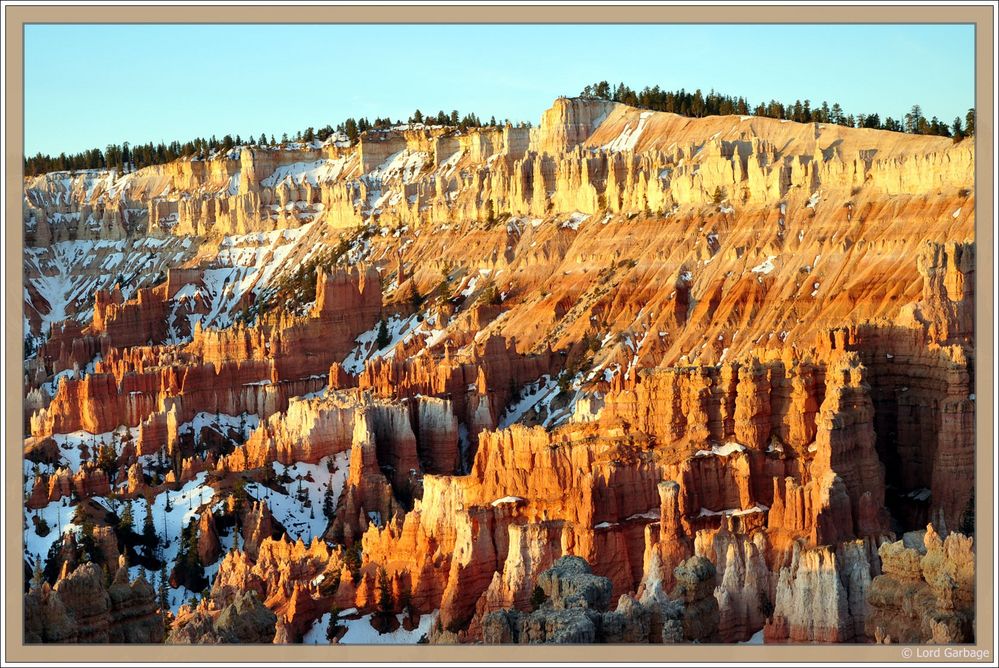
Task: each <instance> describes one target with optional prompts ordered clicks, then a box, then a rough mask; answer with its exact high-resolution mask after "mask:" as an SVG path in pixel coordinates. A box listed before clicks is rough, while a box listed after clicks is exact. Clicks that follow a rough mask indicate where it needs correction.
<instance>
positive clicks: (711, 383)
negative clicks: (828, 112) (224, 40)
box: [24, 99, 976, 642]
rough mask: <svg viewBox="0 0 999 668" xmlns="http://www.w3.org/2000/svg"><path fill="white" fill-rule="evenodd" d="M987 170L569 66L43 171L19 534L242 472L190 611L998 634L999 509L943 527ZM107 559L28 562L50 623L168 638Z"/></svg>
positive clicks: (203, 633) (970, 440) (286, 628)
mask: <svg viewBox="0 0 999 668" xmlns="http://www.w3.org/2000/svg"><path fill="white" fill-rule="evenodd" d="M973 166H974V149H973V146H972V143H971V142H969V141H963V142H953V141H952V140H950V139H947V138H941V137H931V136H912V135H903V134H900V133H889V132H882V131H875V130H866V129H856V128H846V127H842V126H837V125H827V124H798V123H791V122H781V121H778V120H774V119H766V118H756V117H737V116H727V117H708V118H697V119H692V118H683V117H679V116H675V115H673V114H664V113H654V112H647V111H640V110H637V109H632V108H629V107H626V106H624V105H620V104H616V103H611V102H606V101H597V100H585V99H572V100H570V99H559V100H557V101H556V102H555V104H554V105H553V107H552V109H550V110H549V111H548V112H546V113H545V114H544V116H543V117H542V119H541V123H540V125H539V126H538V127H536V128H531V129H527V128H513V127H506V128H483V129H471V130H468V131H458V130H457V129H455V128H447V127H430V126H420V125H415V124H414V125H412V126H406V127H398V128H395V129H380V130H372V131H369V132H367V133H364V134H362V136H361V138H360V140H359V141H358V142H356V143H353V144H352V143H351V142H350V141H348V140H347V139H346V137H341V136H339V135H334V136H333V137H332V138H331V139H330V140H328V141H326V142H324V143H319V142H314V143H312V144H295V145H287V146H284V147H270V148H264V147H255V146H247V147H242V148H240V149H235V150H232V151H228V152H221V153H217V154H215V155H211V156H206V159H203V160H190V159H188V160H180V161H176V162H175V163H171V164H168V165H161V166H157V167H150V168H146V169H143V170H139V171H136V172H133V173H129V174H126V175H124V176H122V177H120V178H116V177H114V176H111V175H101V174H98V173H90V174H75V175H68V176H66V177H63V176H60V175H45V176H42V177H35V178H32V179H29V180H27V181H26V183H25V204H24V222H25V228H26V229H25V232H26V239H27V242H28V244H29V246H30V250H29V253H28V254H27V255H26V272H27V279H28V280H27V282H26V294H25V317H26V321H27V323H28V332H29V334H30V339H29V343H30V344H31V351H30V352H29V354H28V358H27V359H26V361H25V367H24V377H25V392H24V397H25V414H24V420H25V426H26V432H27V436H26V438H25V443H24V454H25V458H26V460H28V461H29V462H30V463H31V464H30V465H29V466H26V467H25V489H24V494H25V498H26V503H27V507H28V511H27V515H26V518H25V524H26V526H28V527H29V528H28V529H27V530H28V531H35V532H36V533H35V537H33V540H34V541H35V543H36V544H37V545H39V546H40V547H41V549H42V551H43V552H44V551H45V550H46V549H48V548H47V546H48V545H49V544H50V543H49V542H48V541H49V540H51V539H49V538H47V537H46V536H48V535H50V534H46V535H45V536H43V535H42V534H43V533H45V528H46V526H48V528H49V530H50V531H51V530H53V529H54V528H55V527H54V526H53V525H55V524H56V523H58V524H60V525H61V526H59V528H58V532H57V533H54V534H51V535H52V537H53V538H55V536H58V535H61V534H62V533H63V532H64V530H65V529H66V528H67V527H66V526H64V525H65V523H66V521H67V518H68V517H70V516H72V515H73V514H74V511H73V510H71V509H70V508H69V506H76V505H78V504H79V502H80V501H81V500H82V501H84V502H85V503H86V513H84V514H85V516H86V520H87V521H89V522H90V523H96V524H97V526H96V527H94V531H93V534H92V535H93V537H94V540H95V546H96V548H97V550H98V551H99V553H100V556H101V558H102V559H103V560H104V561H106V562H110V563H113V562H115V561H116V560H117V558H118V555H119V554H128V555H131V556H138V555H144V552H143V550H142V546H141V544H139V542H138V541H137V539H135V538H134V537H131V536H129V535H128V534H127V533H126V532H122V531H121V530H120V529H119V530H118V531H117V532H116V530H115V527H116V526H117V524H116V523H117V522H118V520H119V519H120V518H117V516H114V515H109V514H108V511H107V510H106V508H108V507H110V504H109V502H108V499H109V498H114V499H115V503H118V502H120V501H121V500H124V501H126V502H137V503H141V502H140V501H139V500H140V498H141V497H147V498H150V499H151V500H155V499H157V498H159V496H160V495H162V494H166V495H168V496H169V495H176V496H174V498H175V499H177V503H178V504H183V503H184V502H185V500H186V502H187V503H188V504H191V508H190V509H191V510H194V506H193V502H192V501H191V495H192V494H193V492H192V490H194V489H197V490H198V492H197V493H198V494H202V493H203V494H209V495H211V496H212V498H215V495H218V496H219V497H220V498H221V499H222V502H221V503H219V502H213V505H212V506H211V508H210V509H209V510H208V512H205V509H204V508H202V509H201V510H200V511H199V513H198V517H197V519H196V521H195V522H194V525H193V527H192V529H190V531H193V532H194V535H193V537H192V539H191V547H192V548H193V551H194V553H196V556H197V560H193V559H191V558H190V557H188V559H189V560H190V561H191V562H192V563H193V562H195V561H197V562H200V564H201V566H202V568H203V567H205V566H209V565H212V564H216V563H217V564H218V565H217V568H216V567H214V566H212V568H211V569H210V576H211V577H210V579H211V588H210V595H209V596H208V597H207V598H206V599H204V600H202V601H200V602H199V603H197V604H196V605H194V606H186V605H185V606H181V607H180V608H176V604H174V608H175V609H173V610H172V612H171V614H173V615H175V619H174V623H173V627H172V631H171V632H170V636H169V640H170V641H171V642H272V641H276V642H298V641H300V640H302V639H303V638H304V637H305V636H307V635H308V634H310V633H313V634H314V633H315V632H317V629H318V628H320V627H319V626H316V625H317V624H320V625H321V624H322V621H321V620H322V619H323V617H324V615H326V614H327V613H330V612H331V610H332V609H333V608H334V607H336V608H339V609H340V610H345V609H349V608H355V609H356V611H357V612H356V614H357V615H359V616H363V615H376V616H379V617H378V618H379V619H381V620H382V622H381V623H380V626H381V627H384V628H386V629H387V628H389V627H391V626H392V622H394V621H396V620H395V618H394V617H392V615H395V614H398V613H405V614H407V615H410V616H412V615H413V614H417V613H418V614H426V615H435V616H436V621H435V624H434V630H433V631H432V632H431V633H430V636H431V637H430V640H432V641H434V642H477V641H482V640H484V641H486V642H534V641H537V642H542V641H543V642H581V641H585V642H600V641H604V642H695V641H696V642H716V641H722V642H741V641H746V640H749V639H750V638H753V637H759V634H760V633H762V635H763V637H764V638H765V640H766V641H767V642H801V641H807V642H866V641H883V640H889V639H890V640H891V641H893V642H921V641H926V640H928V639H932V640H935V641H938V642H943V641H945V640H946V641H947V642H958V641H959V640H958V639H967V638H968V637H969V633H970V629H971V628H972V626H971V623H972V621H973V619H972V617H971V613H970V610H971V606H972V603H973V598H972V596H971V593H970V592H971V589H970V585H969V583H970V582H971V575H972V573H973V569H972V566H971V564H972V560H971V557H970V555H972V554H973V552H972V545H973V544H972V542H971V539H970V538H965V537H964V536H962V535H959V534H950V535H948V536H947V537H946V539H945V540H941V539H939V538H938V537H937V533H936V531H937V530H939V531H940V533H941V534H944V529H943V527H949V528H950V529H952V530H953V529H958V528H960V529H961V530H962V531H969V532H970V531H973V524H974V485H973V483H971V484H969V481H973V480H974V476H973V472H974V470H973V468H972V467H973V460H974V457H973V453H974V433H975V432H974V417H975V410H976V407H975V391H974V387H975V353H974V343H975V341H974V324H975V323H974V298H975V295H974V288H973V286H974V280H975V275H974V272H975V244H974V222H975V221H974V205H975V193H974V188H973V180H972V178H971V175H972V168H973ZM161 273H162V275H160V274H161ZM119 274H121V275H120V276H119ZM289 471H290V472H291V473H290V474H289V473H288V472H289ZM282 472H284V473H283V474H282ZM284 476H287V478H285V477H284ZM198 498H199V501H200V497H198ZM64 503H65V504H68V505H67V506H63V505H62V504H64ZM152 505H155V508H156V510H155V511H154V518H153V519H154V520H155V522H154V523H153V531H154V532H158V531H160V528H159V526H158V524H156V522H159V521H161V520H163V518H162V517H161V516H160V515H161V514H162V515H165V514H166V512H167V511H166V509H165V507H164V506H165V504H164V503H163V502H162V501H156V503H155V504H152ZM136 508H138V506H136ZM81 517H82V515H81ZM143 517H144V515H143ZM930 521H933V522H934V523H935V526H937V527H938V529H937V530H933V531H930V532H927V534H926V537H925V539H924V540H923V541H922V543H919V542H918V541H915V539H914V538H912V536H911V535H910V534H906V532H907V531H911V530H914V529H917V528H921V527H925V526H926V524H927V523H928V522H930ZM75 523H76V524H79V522H75ZM136 523H138V522H136ZM81 529H82V527H81ZM137 530H138V529H137ZM174 530H175V531H176V529H174ZM88 531H89V528H88ZM69 535H70V538H69V539H68V540H67V541H66V543H65V544H64V545H63V548H62V550H61V551H59V552H58V554H57V556H56V557H54V558H62V559H64V561H65V563H67V564H68V563H70V562H72V563H73V565H74V566H75V565H76V562H75V561H74V560H75V559H76V558H77V557H76V552H77V550H76V548H75V547H73V546H74V545H75V541H76V538H75V537H74V536H75V534H74V533H73V532H72V531H71V532H70V533H69ZM88 535H89V534H88ZM898 535H906V536H908V537H907V538H904V539H903V545H902V546H901V547H899V544H898V543H897V542H896V541H895V538H896V537H897V536H898ZM172 538H173V539H174V540H175V539H176V538H177V537H176V535H175V536H172ZM42 539H44V540H42ZM904 541H908V542H904ZM67 545H69V547H67ZM29 556H30V557H31V559H30V560H29V561H31V562H34V560H35V557H36V556H38V557H45V555H44V554H42V555H29ZM143 558H145V556H143ZM172 559H173V561H174V562H176V561H177V560H179V556H178V557H176V558H173V557H172ZM580 560H585V564H584V565H585V568H583V565H581V562H580ZM143 566H144V567H145V568H153V567H154V564H153V563H152V561H151V560H150V561H149V562H148V563H144V564H143ZM155 567H156V568H159V567H160V564H158V563H156V564H155ZM176 567H177V564H176V563H171V564H167V570H168V572H175V571H176ZM87 568H88V567H86V566H81V567H80V568H77V569H76V570H74V571H68V572H67V573H65V574H64V575H65V576H66V577H63V578H60V579H59V584H57V585H55V587H54V588H52V587H49V588H48V589H46V586H44V585H43V586H41V587H39V588H37V589H35V590H31V591H30V592H29V593H28V594H27V595H26V600H28V601H29V606H28V607H29V609H30V610H31V613H30V619H31V625H29V626H30V628H32V629H35V630H36V631H35V632H36V635H37V636H38V638H39V639H42V640H57V639H62V638H68V639H73V640H79V641H84V640H98V641H100V640H102V639H111V638H112V637H114V638H123V639H125V640H129V639H133V638H139V637H148V638H151V639H152V640H150V641H151V642H157V641H158V640H156V639H155V635H154V632H153V630H152V629H151V627H150V628H149V629H148V630H146V626H147V624H146V621H148V619H149V610H148V605H149V603H148V601H147V600H146V598H147V597H146V591H145V589H144V588H143V586H142V585H141V584H140V585H138V588H136V587H137V586H136V585H135V584H134V583H133V584H127V583H125V582H119V579H120V578H119V577H118V576H117V575H116V576H115V578H114V584H113V585H112V586H111V587H105V589H106V590H107V591H105V592H104V594H103V595H102V594H101V587H100V586H99V583H96V582H92V581H91V580H92V578H90V577H89V575H87V574H88V573H89V572H90V571H89V570H87ZM57 571H58V569H57ZM77 573H79V575H77ZM546 574H547V575H546ZM174 584H180V582H179V581H175V582H174ZM126 585H127V587H129V588H130V589H129V591H132V592H133V594H129V595H128V596H126V595H125V594H126V592H125V586H126ZM146 587H148V585H146ZM535 587H540V589H539V590H538V591H540V592H541V593H540V594H537V591H536V589H535ZM174 589H175V590H176V589H178V588H176V587H174ZM135 591H138V592H139V593H138V594H134V592H135ZM73 592H77V593H76V594H74V593H73ZM80 592H84V593H83V594H81V593H80ZM244 592H253V595H252V596H251V595H248V594H245V593H244ZM172 593H173V594H174V595H175V596H174V598H176V599H178V600H179V599H180V597H179V596H176V594H187V593H188V592H177V591H174V592H172ZM540 598H545V599H546V602H544V603H540V604H539V600H540ZM150 601H151V598H150ZM103 602H106V603H107V605H104V603H103ZM115 606H117V607H115ZM534 608H537V609H534ZM612 608H613V609H612ZM389 617H392V619H391V621H389ZM407 618H408V617H407ZM158 619H159V617H158ZM38 620H46V621H44V623H41V622H39V621H38ZM129 620H138V621H129ZM160 628H161V631H162V627H160ZM42 629H48V630H47V631H44V630H42ZM122 629H126V630H122ZM46 634H47V635H46ZM116 634H117V635H116ZM143 634H146V635H143Z"/></svg>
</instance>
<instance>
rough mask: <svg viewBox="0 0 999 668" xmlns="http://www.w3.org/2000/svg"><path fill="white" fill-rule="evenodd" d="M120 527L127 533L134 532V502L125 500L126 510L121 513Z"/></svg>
mask: <svg viewBox="0 0 999 668" xmlns="http://www.w3.org/2000/svg"><path fill="white" fill-rule="evenodd" d="M118 528H119V529H121V530H122V531H124V532H126V533H132V532H133V531H134V529H135V523H134V521H133V519H132V502H131V501H126V502H125V510H123V511H122V513H121V519H119V520H118Z"/></svg>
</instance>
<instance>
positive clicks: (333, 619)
mask: <svg viewBox="0 0 999 668" xmlns="http://www.w3.org/2000/svg"><path fill="white" fill-rule="evenodd" d="M339 621H340V608H339V607H337V606H335V605H334V606H333V607H332V608H330V623H329V624H328V625H327V626H326V639H327V640H328V641H330V642H333V639H334V638H336V631H337V628H338V627H339V624H338V622H339Z"/></svg>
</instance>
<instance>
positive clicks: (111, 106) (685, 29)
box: [25, 25, 974, 154]
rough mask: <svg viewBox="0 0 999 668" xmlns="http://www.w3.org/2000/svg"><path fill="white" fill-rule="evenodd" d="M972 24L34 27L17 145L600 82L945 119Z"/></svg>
mask: <svg viewBox="0 0 999 668" xmlns="http://www.w3.org/2000/svg"><path fill="white" fill-rule="evenodd" d="M973 53H974V27H973V26H970V25H949V26H947V25H829V26H816V25H813V26H796V25H785V26H778V25H760V26H754V25H590V26H584V25H528V26H523V25H522V26H516V25H493V26H484V25H454V26H444V25H430V26H422V25H396V26H392V25H381V26H374V25H367V26H355V25H349V26H337V25H242V26H240V25H207V26H197V25H33V26H27V27H26V28H25V119H26V121H25V150H26V152H27V153H28V154H34V153H36V152H38V151H41V152H44V153H51V154H58V153H59V152H62V151H65V152H67V153H72V152H76V151H80V150H83V149H87V148H93V147H95V146H97V147H101V148H103V147H104V146H106V145H107V144H109V143H120V142H122V141H129V142H131V143H133V144H136V143H145V142H147V141H154V142H157V141H160V140H164V141H167V142H169V141H172V140H174V139H176V140H180V141H186V140H188V139H192V138H194V137H197V136H204V137H207V136H210V135H212V134H215V135H217V136H218V137H222V136H223V135H225V134H227V133H231V134H233V135H235V134H240V135H242V136H243V137H244V138H245V137H248V136H249V135H251V134H252V135H253V136H254V137H257V136H259V135H260V133H261V132H266V133H267V134H268V135H270V134H274V135H277V136H278V137H280V136H281V134H282V133H283V132H288V133H289V134H293V133H294V132H295V131H296V130H300V129H304V128H306V127H308V126H310V125H311V126H315V127H317V128H318V127H322V126H324V125H326V124H327V123H329V124H331V125H333V126H336V125H337V123H339V122H340V121H342V120H343V119H344V118H346V117H348V116H354V117H360V116H367V117H368V118H369V119H373V118H374V117H376V116H391V117H392V118H393V120H395V119H399V118H402V119H403V120H405V119H406V118H408V117H409V115H410V114H411V113H412V112H413V110H414V109H416V108H420V109H421V110H422V111H424V112H427V111H433V112H434V113H436V112H437V111H438V110H439V109H444V110H445V111H450V110H451V109H458V110H459V111H460V112H461V113H462V114H464V113H467V112H474V113H476V114H478V115H479V116H480V117H482V118H483V120H487V119H488V118H489V117H490V116H492V115H495V116H496V118H497V119H499V120H502V119H505V118H509V119H510V120H511V121H514V122H516V121H521V120H525V121H531V122H532V123H537V121H538V119H539V118H540V116H541V112H542V111H544V110H545V109H546V108H547V107H548V106H550V104H551V101H552V100H553V99H554V98H555V97H557V96H559V95H570V96H572V95H577V94H579V92H580V90H581V89H582V88H583V86H585V85H586V84H588V83H592V82H595V81H600V80H603V79H606V80H607V81H610V82H611V83H612V84H613V83H617V82H624V83H626V84H628V85H629V86H630V87H632V88H634V89H636V90H637V89H641V88H642V87H644V86H646V85H650V86H651V85H659V86H660V87H662V88H664V89H669V90H674V89H679V88H686V89H687V90H693V89H695V88H701V89H702V90H703V91H705V92H706V91H708V90H709V89H711V88H714V89H715V90H716V91H718V92H721V93H726V94H730V95H736V96H738V95H742V96H745V97H746V98H747V99H748V100H749V101H750V103H751V104H755V103H757V102H759V101H761V100H770V99H771V98H773V99H776V100H778V101H781V102H784V103H787V102H793V101H794V100H795V99H799V98H800V99H801V100H805V99H806V98H807V99H810V100H812V102H813V105H814V104H815V103H819V104H821V101H822V100H828V102H829V103H830V105H831V104H832V103H833V102H837V101H838V102H839V103H840V104H841V105H842V106H843V108H844V110H845V111H846V112H847V113H858V112H863V113H873V112H877V113H879V114H881V116H882V118H884V117H885V116H892V117H894V118H896V119H900V118H901V117H902V115H904V113H905V112H906V111H907V110H908V109H909V107H911V106H912V105H913V104H915V103H918V104H920V105H922V107H923V112H924V114H925V115H926V117H927V118H930V117H932V116H938V117H939V118H940V120H943V121H946V122H948V123H949V122H950V121H952V120H953V119H954V117H955V116H957V115H960V116H961V117H962V118H963V117H964V114H965V112H966V111H967V109H968V108H969V107H971V106H974V58H973Z"/></svg>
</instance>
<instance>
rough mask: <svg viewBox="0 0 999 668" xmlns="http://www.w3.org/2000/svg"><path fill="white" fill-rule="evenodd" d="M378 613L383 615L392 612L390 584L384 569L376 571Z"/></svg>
mask: <svg viewBox="0 0 999 668" xmlns="http://www.w3.org/2000/svg"><path fill="white" fill-rule="evenodd" d="M378 611H379V612H380V613H382V614H385V615H387V614H389V613H391V612H392V583H391V581H390V580H389V576H388V571H386V570H385V568H384V567H381V568H379V569H378Z"/></svg>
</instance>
